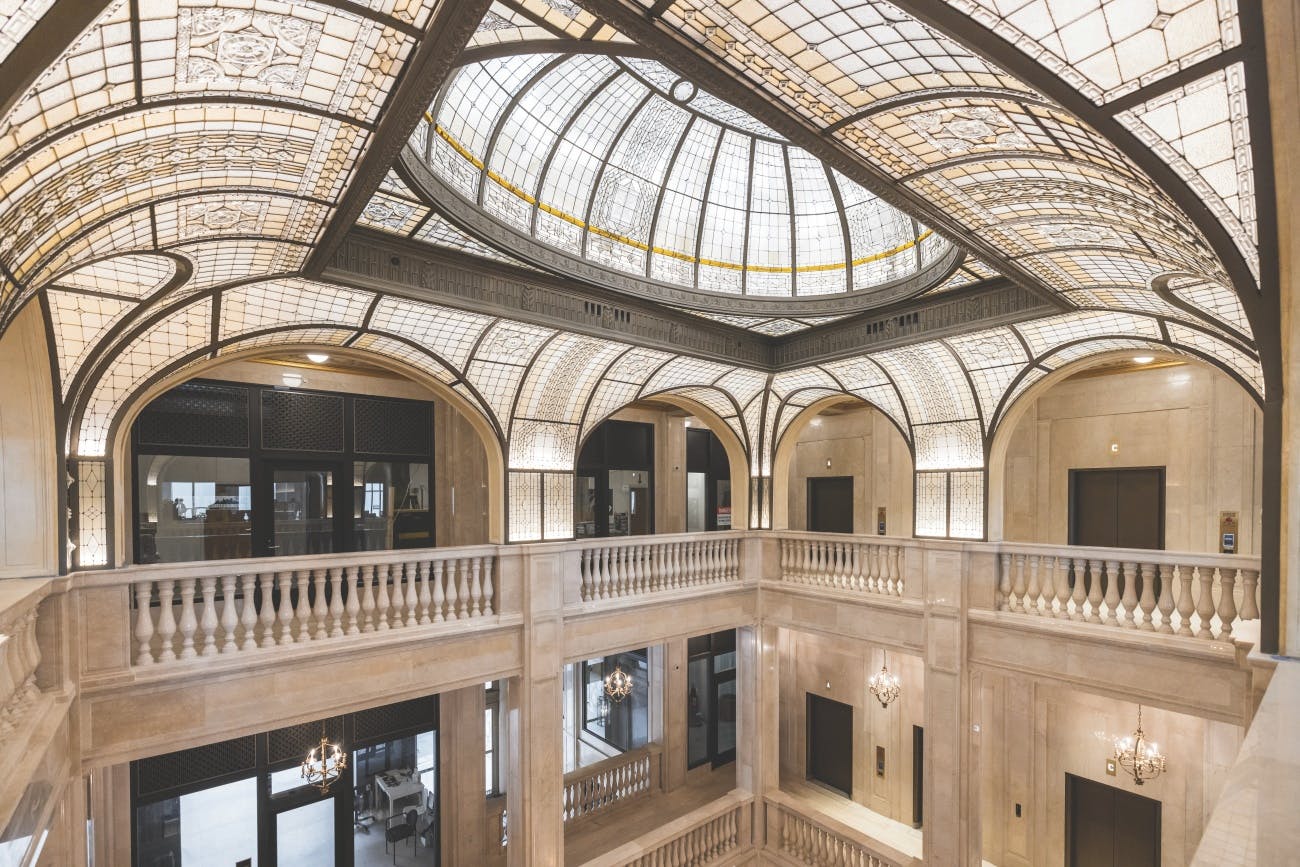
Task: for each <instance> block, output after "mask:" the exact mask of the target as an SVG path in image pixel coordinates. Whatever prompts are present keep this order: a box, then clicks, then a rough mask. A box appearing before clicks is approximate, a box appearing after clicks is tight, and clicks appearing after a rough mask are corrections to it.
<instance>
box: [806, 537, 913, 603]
mask: <svg viewBox="0 0 1300 867" xmlns="http://www.w3.org/2000/svg"><path fill="white" fill-rule="evenodd" d="M780 545H781V580H782V581H788V582H790V583H794V584H806V585H808V586H811V587H829V588H835V589H839V590H849V591H853V592H857V593H871V594H876V595H880V596H900V597H901V596H903V595H905V593H906V591H907V582H906V579H905V574H906V561H907V548H908V546H907V545H904V544H903V543H902V542H900V541H898V540H890V541H884V540H879V541H878V540H876V539H874V538H867V539H865V540H864V539H862V538H860V537H859V538H852V537H850V538H847V539H836V538H826V537H825V536H808V537H793V538H791V537H784V538H782V539H781V540H780Z"/></svg>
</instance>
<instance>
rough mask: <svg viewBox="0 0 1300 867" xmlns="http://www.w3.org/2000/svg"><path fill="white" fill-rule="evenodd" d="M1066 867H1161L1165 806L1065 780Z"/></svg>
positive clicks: (1073, 779)
mask: <svg viewBox="0 0 1300 867" xmlns="http://www.w3.org/2000/svg"><path fill="white" fill-rule="evenodd" d="M1065 838H1066V858H1065V864H1066V867H1159V864H1160V802H1159V801H1155V800H1152V799H1151V798H1144V797H1142V796H1141V795H1135V794H1133V793H1131V792H1126V791H1124V790H1123V789H1117V788H1115V787H1113V786H1107V785H1104V784H1102V783H1095V782H1093V781H1092V780H1087V779H1084V778H1083V777H1076V776H1074V775H1073V774H1066V775H1065Z"/></svg>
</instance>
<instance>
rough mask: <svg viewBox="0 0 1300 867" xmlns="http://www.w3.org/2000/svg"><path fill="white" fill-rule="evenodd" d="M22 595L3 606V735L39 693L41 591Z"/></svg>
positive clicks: (0, 707)
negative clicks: (37, 633) (37, 675)
mask: <svg viewBox="0 0 1300 867" xmlns="http://www.w3.org/2000/svg"><path fill="white" fill-rule="evenodd" d="M16 583H18V584H21V582H16ZM20 593H21V588H20ZM15 595H19V594H15ZM21 596H22V598H21V599H19V600H17V601H16V602H15V603H14V604H12V605H8V606H6V607H4V608H3V609H0V735H8V734H9V733H11V732H12V731H13V730H14V729H15V727H16V726H17V724H18V721H19V718H20V717H21V716H22V715H23V713H24V711H25V710H26V708H27V707H28V706H29V705H30V704H31V702H32V700H33V699H34V698H36V697H37V696H38V695H39V693H40V689H39V688H38V687H37V684H36V669H37V667H38V666H39V665H40V664H41V648H40V645H39V644H38V643H37V641H36V616H37V614H36V613H37V610H38V609H39V605H40V600H41V595H40V594H37V593H31V592H28V593H21Z"/></svg>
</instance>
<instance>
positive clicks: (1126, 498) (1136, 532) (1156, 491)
mask: <svg viewBox="0 0 1300 867" xmlns="http://www.w3.org/2000/svg"><path fill="white" fill-rule="evenodd" d="M1070 544H1071V545H1088V546H1094V547H1102V548H1151V549H1155V550H1160V549H1162V548H1164V547H1165V468H1164V467H1130V468H1125V469H1118V470H1070Z"/></svg>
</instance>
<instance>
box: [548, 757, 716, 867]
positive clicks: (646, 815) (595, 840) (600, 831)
mask: <svg viewBox="0 0 1300 867" xmlns="http://www.w3.org/2000/svg"><path fill="white" fill-rule="evenodd" d="M735 785H736V766H735V764H730V765H725V766H723V767H721V768H718V769H717V770H715V771H712V772H709V773H701V774H698V775H692V776H690V777H688V779H687V784H686V785H685V786H683V787H681V788H680V789H676V790H675V791H672V792H669V793H668V794H658V795H651V796H649V797H647V798H642V799H639V800H636V801H632V802H630V803H628V804H624V805H621V806H616V807H611V808H610V809H609V810H608V811H606V812H604V813H598V814H596V815H594V816H591V817H589V818H585V819H583V820H581V821H580V823H579V824H578V825H577V826H576V827H575V828H573V829H570V830H568V831H566V832H565V835H564V863H565V864H566V865H577V864H585V863H586V862H588V861H590V860H591V859H592V858H595V857H596V856H597V855H601V854H603V853H605V852H608V851H609V850H610V849H613V848H615V847H616V846H620V845H622V844H624V843H627V842H628V841H630V840H635V839H636V838H637V837H640V836H641V835H642V834H645V833H647V832H649V831H653V830H655V829H656V828H660V827H662V826H663V825H665V824H667V823H668V822H671V821H672V820H673V819H676V818H678V817H680V816H684V815H686V814H687V813H689V812H691V811H692V810H695V809H698V808H699V807H702V806H704V805H705V804H707V803H709V802H710V801H716V800H717V799H718V798H721V797H722V796H723V795H725V794H726V793H727V792H730V791H731V790H732V789H733V788H735Z"/></svg>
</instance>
